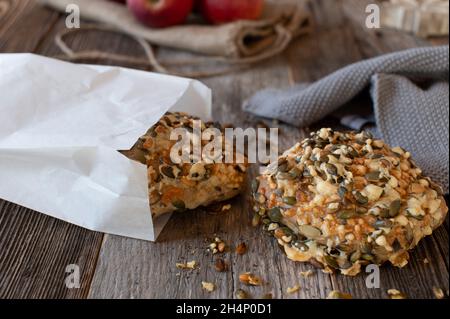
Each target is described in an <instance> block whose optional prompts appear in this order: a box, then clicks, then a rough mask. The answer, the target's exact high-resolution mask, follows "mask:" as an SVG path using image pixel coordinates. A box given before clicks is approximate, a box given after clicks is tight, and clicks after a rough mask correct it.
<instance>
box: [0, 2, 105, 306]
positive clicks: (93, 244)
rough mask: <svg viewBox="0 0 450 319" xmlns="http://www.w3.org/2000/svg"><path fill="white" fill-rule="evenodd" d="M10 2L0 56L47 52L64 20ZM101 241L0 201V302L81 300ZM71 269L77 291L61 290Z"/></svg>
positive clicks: (29, 5)
mask: <svg viewBox="0 0 450 319" xmlns="http://www.w3.org/2000/svg"><path fill="white" fill-rule="evenodd" d="M10 2H11V7H10V9H11V10H13V11H11V14H9V13H8V14H7V15H6V16H4V17H3V18H2V21H1V22H2V23H0V52H35V53H41V54H45V53H47V52H50V51H51V50H52V49H51V48H52V47H53V39H48V41H46V37H47V36H48V32H49V30H50V29H51V28H52V27H53V26H54V25H55V23H57V21H60V22H59V25H60V26H63V21H64V19H63V18H60V17H59V15H58V14H57V13H54V12H52V11H50V10H48V9H45V8H42V7H40V6H38V5H37V4H35V2H34V1H25V0H22V1H10ZM8 12H9V11H8ZM95 42H101V40H98V39H96V40H95ZM53 52H57V50H56V49H55V48H54V47H53ZM102 237H103V234H100V233H96V232H91V231H88V230H85V229H83V228H80V227H77V226H74V225H71V224H68V223H66V222H63V221H59V220H56V219H54V218H51V217H48V216H44V215H42V214H39V213H37V212H34V211H32V210H29V209H26V208H23V207H20V206H18V205H15V204H12V203H8V202H6V201H2V200H0V247H1V249H0V254H1V257H0V260H2V263H0V297H2V298H85V297H86V296H87V294H88V291H89V288H90V282H91V279H92V275H93V271H94V268H95V265H96V261H97V255H98V250H99V247H100V245H101V243H102ZM69 264H76V265H78V266H79V267H80V288H79V289H68V288H67V287H66V286H65V278H66V276H67V275H68V273H66V272H65V270H66V266H67V265H69Z"/></svg>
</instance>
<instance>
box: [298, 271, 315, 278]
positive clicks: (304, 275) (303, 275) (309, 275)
mask: <svg viewBox="0 0 450 319" xmlns="http://www.w3.org/2000/svg"><path fill="white" fill-rule="evenodd" d="M312 274H313V271H312V270H311V269H309V270H307V271H300V275H301V276H302V277H305V278H307V277H311V276H312Z"/></svg>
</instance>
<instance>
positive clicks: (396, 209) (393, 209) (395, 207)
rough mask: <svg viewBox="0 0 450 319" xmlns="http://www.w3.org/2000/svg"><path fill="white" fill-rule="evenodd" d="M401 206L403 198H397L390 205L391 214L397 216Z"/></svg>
mask: <svg viewBox="0 0 450 319" xmlns="http://www.w3.org/2000/svg"><path fill="white" fill-rule="evenodd" d="M400 206H401V200H400V199H396V200H394V201H393V202H392V203H391V205H390V206H389V216H390V217H395V216H397V215H398V213H399V212H400Z"/></svg>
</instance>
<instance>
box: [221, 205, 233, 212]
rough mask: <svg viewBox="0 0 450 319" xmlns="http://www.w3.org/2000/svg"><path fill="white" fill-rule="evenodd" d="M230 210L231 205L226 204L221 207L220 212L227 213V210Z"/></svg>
mask: <svg viewBox="0 0 450 319" xmlns="http://www.w3.org/2000/svg"><path fill="white" fill-rule="evenodd" d="M230 209H231V204H227V205H223V206H222V211H223V212H225V211H228V210H230Z"/></svg>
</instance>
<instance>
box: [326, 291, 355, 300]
mask: <svg viewBox="0 0 450 319" xmlns="http://www.w3.org/2000/svg"><path fill="white" fill-rule="evenodd" d="M352 298H353V297H352V295H351V294H349V293H346V292H341V291H338V290H333V291H331V292H330V293H329V294H328V297H327V299H352Z"/></svg>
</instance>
